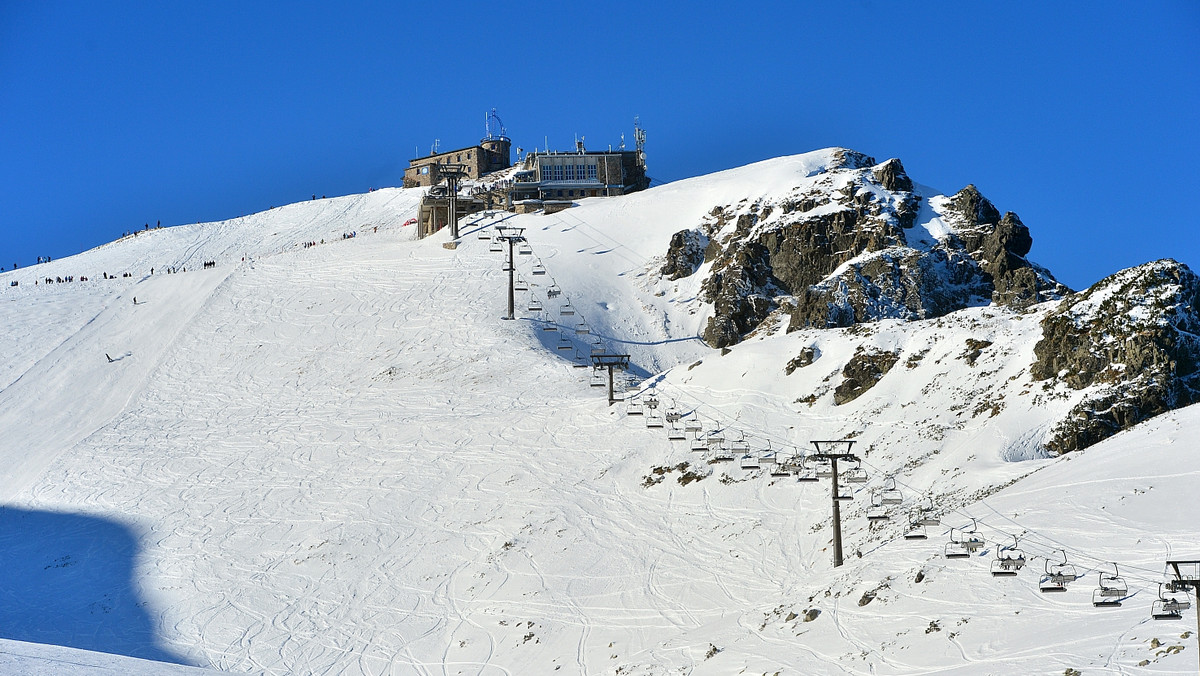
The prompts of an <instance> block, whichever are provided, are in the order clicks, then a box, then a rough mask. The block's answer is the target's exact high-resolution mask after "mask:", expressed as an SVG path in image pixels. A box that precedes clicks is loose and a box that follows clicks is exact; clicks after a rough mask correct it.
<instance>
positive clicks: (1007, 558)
mask: <svg viewBox="0 0 1200 676" xmlns="http://www.w3.org/2000/svg"><path fill="white" fill-rule="evenodd" d="M1018 544H1019V543H1018V542H1017V536H1016V535H1013V543H1012V546H1011V547H1009V546H1004V547H997V548H996V558H995V559H993V560H992V577H1012V576H1014V575H1016V574H1017V572H1018V571H1020V570H1021V569H1022V568H1024V567H1025V552H1023V551H1021V548H1020V547H1019V546H1018Z"/></svg>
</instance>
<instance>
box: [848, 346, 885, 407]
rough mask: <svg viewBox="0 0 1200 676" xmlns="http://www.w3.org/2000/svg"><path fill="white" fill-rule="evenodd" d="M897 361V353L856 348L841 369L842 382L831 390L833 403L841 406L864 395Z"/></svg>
mask: <svg viewBox="0 0 1200 676" xmlns="http://www.w3.org/2000/svg"><path fill="white" fill-rule="evenodd" d="M899 359H900V353H899V352H889V351H886V350H872V349H865V348H862V347H860V348H858V350H857V351H855V353H854V356H853V357H851V358H850V361H848V362H846V366H845V367H844V368H843V369H842V382H841V384H839V385H838V386H837V388H835V389H834V390H833V403H835V404H837V405H838V406H841V405H842V404H845V403H847V402H850V401H854V400H855V399H857V398H859V397H861V396H862V395H864V394H866V393H867V390H870V389H871V388H872V387H874V386H875V383H878V382H879V381H880V380H882V379H883V376H885V375H887V372H888V371H891V370H892V367H893V366H895V365H896V362H897V361H899Z"/></svg>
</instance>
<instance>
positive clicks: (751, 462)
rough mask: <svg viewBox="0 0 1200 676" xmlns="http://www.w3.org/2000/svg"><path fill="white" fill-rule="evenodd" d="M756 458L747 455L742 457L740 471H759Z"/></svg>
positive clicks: (749, 454)
mask: <svg viewBox="0 0 1200 676" xmlns="http://www.w3.org/2000/svg"><path fill="white" fill-rule="evenodd" d="M759 467H760V465H759V463H758V456H756V455H753V454H751V453H747V454H745V455H743V456H742V469H759Z"/></svg>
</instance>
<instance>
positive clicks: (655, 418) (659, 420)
mask: <svg viewBox="0 0 1200 676" xmlns="http://www.w3.org/2000/svg"><path fill="white" fill-rule="evenodd" d="M646 427H647V428H648V429H662V428H663V417H662V416H661V415H655V414H654V413H651V414H650V415H648V416H646Z"/></svg>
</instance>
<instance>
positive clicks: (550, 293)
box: [546, 284, 562, 298]
mask: <svg viewBox="0 0 1200 676" xmlns="http://www.w3.org/2000/svg"><path fill="white" fill-rule="evenodd" d="M561 295H562V289H560V288H558V285H557V284H551V285H550V288H549V289H546V297H547V298H558V297H559V296H561Z"/></svg>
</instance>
